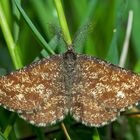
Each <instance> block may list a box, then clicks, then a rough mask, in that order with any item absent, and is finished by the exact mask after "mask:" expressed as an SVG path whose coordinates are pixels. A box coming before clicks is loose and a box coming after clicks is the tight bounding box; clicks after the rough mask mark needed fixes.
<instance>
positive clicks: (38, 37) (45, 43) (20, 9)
mask: <svg viewBox="0 0 140 140" xmlns="http://www.w3.org/2000/svg"><path fill="white" fill-rule="evenodd" d="M15 3H16V6H17V8H18V9H19V11H20V13H21V15H22V16H23V18H24V19H25V21H26V22H27V24H28V26H29V27H30V28H31V30H32V31H33V33H34V35H35V36H36V37H37V39H38V40H39V42H40V43H41V44H42V45H43V47H44V49H46V50H47V51H48V52H49V53H51V54H55V53H54V51H53V50H52V49H51V48H50V46H49V45H48V43H47V42H46V41H45V39H44V38H43V37H42V36H41V34H40V33H39V32H38V30H37V29H36V27H35V26H34V25H33V23H32V22H31V20H30V19H29V17H28V16H27V14H26V13H25V11H24V10H23V9H22V7H21V6H20V4H19V2H18V0H15Z"/></svg>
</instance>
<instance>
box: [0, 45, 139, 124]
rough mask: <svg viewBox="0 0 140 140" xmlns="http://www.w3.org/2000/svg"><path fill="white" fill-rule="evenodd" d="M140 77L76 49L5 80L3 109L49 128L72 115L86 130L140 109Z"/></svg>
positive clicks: (0, 97) (0, 94) (0, 85)
mask: <svg viewBox="0 0 140 140" xmlns="http://www.w3.org/2000/svg"><path fill="white" fill-rule="evenodd" d="M139 101H140V75H138V74H136V73H134V72H131V71H129V70H125V69H124V68H121V67H118V66H115V65H113V64H111V63H109V62H106V61H104V60H101V59H99V58H95V57H92V56H87V55H83V54H78V53H76V52H75V51H74V49H73V47H72V45H69V46H68V50H67V51H66V52H65V53H64V54H58V55H52V56H50V57H48V58H44V59H42V60H39V61H36V62H34V63H32V64H30V65H29V66H27V67H24V68H22V69H19V70H17V71H14V72H11V73H10V74H8V75H5V76H2V77H0V104H1V105H2V106H3V107H5V108H7V109H9V110H10V111H14V112H17V113H18V114H19V116H20V117H21V118H23V119H25V120H27V121H28V122H29V123H31V124H34V125H37V126H47V125H51V124H55V123H56V122H60V121H62V120H63V119H65V117H66V116H67V115H68V114H69V113H70V115H71V117H72V118H74V120H76V121H78V122H81V123H82V124H85V125H87V126H95V127H99V126H103V125H106V124H108V123H110V122H112V121H114V120H116V118H117V116H119V115H120V112H121V111H124V110H126V109H129V108H131V107H132V106H133V105H138V102H139Z"/></svg>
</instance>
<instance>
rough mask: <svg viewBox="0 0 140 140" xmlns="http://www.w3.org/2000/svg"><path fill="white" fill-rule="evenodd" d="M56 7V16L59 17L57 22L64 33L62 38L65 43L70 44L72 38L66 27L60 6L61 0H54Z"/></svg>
mask: <svg viewBox="0 0 140 140" xmlns="http://www.w3.org/2000/svg"><path fill="white" fill-rule="evenodd" d="M54 3H55V6H56V9H57V14H58V18H59V23H60V26H61V28H62V32H63V35H64V40H65V41H66V42H67V44H71V43H72V40H71V37H70V33H69V29H68V25H67V21H66V18H65V14H64V10H63V7H62V3H61V0H54Z"/></svg>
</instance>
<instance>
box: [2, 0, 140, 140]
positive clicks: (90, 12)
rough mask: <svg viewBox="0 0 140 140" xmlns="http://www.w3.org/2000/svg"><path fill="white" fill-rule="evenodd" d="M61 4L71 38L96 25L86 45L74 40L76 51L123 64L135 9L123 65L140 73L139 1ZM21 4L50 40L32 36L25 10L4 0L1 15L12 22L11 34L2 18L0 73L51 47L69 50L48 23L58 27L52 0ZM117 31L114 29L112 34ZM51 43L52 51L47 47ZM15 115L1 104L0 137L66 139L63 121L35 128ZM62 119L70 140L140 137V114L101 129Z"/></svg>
mask: <svg viewBox="0 0 140 140" xmlns="http://www.w3.org/2000/svg"><path fill="white" fill-rule="evenodd" d="M62 4H63V8H64V11H65V16H66V19H67V22H68V27H69V30H70V34H71V36H72V38H73V37H74V34H75V33H76V32H77V30H78V29H79V28H82V26H85V25H86V24H88V23H93V25H94V29H93V31H92V32H90V33H89V34H86V35H85V36H84V38H85V39H84V41H82V44H81V43H80V41H79V42H78V43H76V45H75V50H76V51H77V52H79V53H83V54H88V55H92V56H96V57H100V58H102V59H106V60H108V61H110V62H112V63H114V64H118V63H119V58H120V55H121V51H122V47H123V43H124V38H125V33H126V27H127V19H128V12H129V10H133V12H134V21H133V27H132V34H131V38H130V44H129V51H128V55H127V61H126V64H125V68H127V69H131V70H133V71H135V72H140V39H139V37H140V15H139V13H140V1H139V0H135V1H132V0H104V1H103V0H63V1H62ZM21 6H22V7H23V9H24V11H25V12H26V14H27V15H28V17H29V18H30V20H31V21H32V22H33V24H34V25H35V26H36V28H37V29H38V31H39V33H40V34H41V35H42V36H43V38H44V39H45V40H44V41H46V42H45V43H44V44H43V43H42V42H41V41H40V39H39V37H37V36H36V35H35V34H34V32H33V29H32V28H31V27H29V26H28V24H27V23H26V22H27V21H26V22H25V19H24V18H23V16H22V14H21V13H20V12H19V11H18V9H17V7H16V5H15V1H14V0H1V1H0V7H1V8H0V15H1V13H4V15H5V20H6V21H7V23H8V28H7V29H8V30H9V31H10V32H11V35H10V34H7V32H5V33H4V31H3V28H2V21H0V27H1V28H0V75H3V74H6V73H9V72H10V71H13V70H14V69H15V68H16V69H18V68H20V67H23V66H25V65H28V64H30V63H31V62H32V61H34V60H35V59H41V58H42V57H44V56H47V55H51V54H53V51H54V52H55V53H62V52H64V51H65V50H66V47H65V46H64V45H63V43H58V42H59V41H57V39H56V38H55V36H54V35H52V34H51V31H50V27H49V24H52V25H56V26H58V25H59V19H58V16H57V11H56V7H55V4H54V1H52V0H28V1H27V0H24V1H23V0H22V1H21ZM0 20H1V19H0ZM31 26H32V25H31ZM32 27H33V26H32ZM114 29H115V30H116V32H113V31H114ZM9 40H10V43H9V45H8V43H7V42H8V41H9ZM12 40H13V41H12ZM41 40H42V39H41ZM10 45H11V46H12V45H15V46H14V47H15V48H14V54H12V53H11V51H12V50H10V49H9V47H10ZM48 45H49V47H50V48H51V50H52V52H51V51H49V50H48V48H47V47H48ZM47 50H48V51H47ZM15 62H17V63H15ZM13 116H14V117H13ZM13 118H14V119H13ZM15 118H16V117H15V114H14V115H13V113H11V112H9V111H7V110H5V109H3V108H2V107H1V108H0V130H1V133H0V140H4V139H6V136H7V137H8V139H9V140H16V139H21V140H33V139H37V140H45V139H56V140H62V139H66V137H65V135H64V132H63V130H62V128H61V127H60V124H56V125H54V126H50V127H46V128H37V127H34V126H32V125H30V124H28V123H27V122H25V121H23V120H22V119H20V118H19V117H17V118H16V119H15ZM64 123H65V125H66V128H67V130H68V133H69V135H70V137H71V139H72V140H79V139H80V140H85V139H87V140H98V139H99V137H100V139H101V140H139V139H140V133H139V130H140V125H139V118H136V117H133V118H132V117H128V116H121V117H120V118H119V119H118V120H117V121H115V122H113V123H111V124H110V125H107V126H104V127H101V128H98V129H95V128H90V127H86V126H84V125H82V124H80V123H76V122H75V121H73V120H72V119H71V118H69V117H68V119H65V120H64ZM5 129H6V131H5ZM97 130H98V131H97ZM4 132H5V133H4ZM8 132H9V133H10V134H9V133H8ZM98 135H99V136H98Z"/></svg>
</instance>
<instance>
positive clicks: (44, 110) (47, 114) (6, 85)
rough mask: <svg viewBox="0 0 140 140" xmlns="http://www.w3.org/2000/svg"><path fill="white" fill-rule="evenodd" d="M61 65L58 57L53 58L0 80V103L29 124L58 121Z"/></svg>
mask: <svg viewBox="0 0 140 140" xmlns="http://www.w3.org/2000/svg"><path fill="white" fill-rule="evenodd" d="M61 63H62V58H61V56H59V55H56V56H52V57H51V58H45V59H43V60H41V61H38V62H35V63H33V64H31V65H29V66H27V67H25V68H23V69H21V70H17V71H15V72H12V73H10V74H9V75H6V76H2V77H0V104H2V105H3V106H4V107H5V108H8V109H9V110H10V111H17V112H18V113H20V114H21V113H23V114H24V113H25V115H24V116H22V117H24V119H26V120H28V121H30V122H31V123H36V124H40V125H43V122H46V123H52V122H54V121H56V120H62V119H63V118H64V113H65V109H66V100H65V99H66V98H65V93H64V86H63V85H62V82H63V79H62V77H61V75H62V73H61V72H62V70H61ZM26 114H27V116H26ZM30 114H31V115H30ZM21 115H22V114H21Z"/></svg>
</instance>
